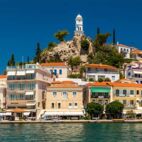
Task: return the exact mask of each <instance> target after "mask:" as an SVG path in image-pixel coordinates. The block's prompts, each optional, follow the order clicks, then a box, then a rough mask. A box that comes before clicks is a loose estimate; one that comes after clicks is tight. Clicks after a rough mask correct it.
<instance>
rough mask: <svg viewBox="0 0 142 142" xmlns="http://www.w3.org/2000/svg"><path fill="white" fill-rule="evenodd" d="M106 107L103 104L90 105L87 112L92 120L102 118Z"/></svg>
mask: <svg viewBox="0 0 142 142" xmlns="http://www.w3.org/2000/svg"><path fill="white" fill-rule="evenodd" d="M103 110H104V107H103V106H102V105H101V104H98V103H94V102H91V103H88V104H87V108H86V111H87V113H88V114H89V115H90V116H91V118H93V117H94V116H95V117H100V115H101V114H102V113H103Z"/></svg>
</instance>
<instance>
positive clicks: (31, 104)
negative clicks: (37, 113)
mask: <svg viewBox="0 0 142 142" xmlns="http://www.w3.org/2000/svg"><path fill="white" fill-rule="evenodd" d="M34 105H35V103H27V104H26V106H34Z"/></svg>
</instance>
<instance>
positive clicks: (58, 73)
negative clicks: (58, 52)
mask: <svg viewBox="0 0 142 142" xmlns="http://www.w3.org/2000/svg"><path fill="white" fill-rule="evenodd" d="M41 66H42V67H43V68H44V69H46V70H47V71H48V72H50V73H51V77H52V78H54V79H56V78H67V77H68V73H69V69H68V66H67V65H66V63H65V62H51V63H42V64H41Z"/></svg>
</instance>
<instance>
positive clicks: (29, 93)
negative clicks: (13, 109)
mask: <svg viewBox="0 0 142 142" xmlns="http://www.w3.org/2000/svg"><path fill="white" fill-rule="evenodd" d="M25 95H34V92H33V91H30V92H26V93H25Z"/></svg>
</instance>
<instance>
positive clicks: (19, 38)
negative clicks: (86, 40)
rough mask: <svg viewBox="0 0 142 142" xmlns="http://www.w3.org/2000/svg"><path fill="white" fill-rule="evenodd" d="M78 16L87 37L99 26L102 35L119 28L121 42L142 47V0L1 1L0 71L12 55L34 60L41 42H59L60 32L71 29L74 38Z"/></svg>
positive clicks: (118, 38)
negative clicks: (82, 22) (80, 17)
mask: <svg viewBox="0 0 142 142" xmlns="http://www.w3.org/2000/svg"><path fill="white" fill-rule="evenodd" d="M78 13H80V14H81V15H82V16H83V18H84V31H85V34H86V35H87V36H90V37H92V38H94V37H95V34H96V29H97V27H100V29H101V32H102V33H105V32H110V33H111V32H112V29H113V28H115V29H116V37H117V40H118V41H119V42H120V43H123V44H127V45H133V46H135V47H138V48H140V49H141V48H142V47H141V38H142V37H141V33H142V26H141V25H142V1H141V0H0V72H2V71H3V70H4V69H5V67H6V64H7V61H8V59H9V58H10V56H11V54H12V53H14V54H15V58H16V60H17V61H21V60H22V56H23V57H24V60H26V58H27V56H29V57H30V59H32V57H33V56H34V54H35V48H36V43H37V42H40V44H41V48H45V47H47V44H48V42H50V41H55V42H57V41H56V39H55V38H54V36H53V34H54V33H55V32H56V31H58V30H62V29H67V30H68V31H69V33H70V35H69V36H68V37H67V39H71V38H72V36H73V33H74V29H75V17H76V15H77V14H78ZM110 40H111V38H110Z"/></svg>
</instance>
